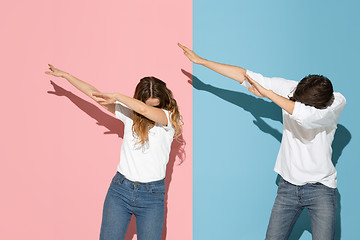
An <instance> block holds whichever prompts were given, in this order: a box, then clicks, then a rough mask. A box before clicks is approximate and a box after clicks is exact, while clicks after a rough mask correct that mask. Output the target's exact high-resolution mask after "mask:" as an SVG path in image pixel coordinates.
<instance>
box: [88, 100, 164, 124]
mask: <svg viewBox="0 0 360 240" xmlns="http://www.w3.org/2000/svg"><path fill="white" fill-rule="evenodd" d="M93 95H94V96H95V97H97V98H100V99H102V101H99V103H100V104H111V103H115V102H116V101H119V102H121V103H123V104H125V105H126V106H127V107H128V108H130V109H131V110H133V111H135V112H137V113H139V114H141V115H143V116H145V117H147V118H148V119H150V120H152V121H154V122H156V123H161V124H162V125H165V126H166V125H168V120H167V117H166V114H165V112H164V111H163V110H162V109H160V108H157V107H153V106H150V105H147V104H146V103H144V102H142V101H140V100H137V99H135V98H132V97H128V96H125V95H123V94H121V93H94V94H93Z"/></svg>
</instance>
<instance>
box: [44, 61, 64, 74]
mask: <svg viewBox="0 0 360 240" xmlns="http://www.w3.org/2000/svg"><path fill="white" fill-rule="evenodd" d="M48 65H49V69H50V70H51V71H47V72H45V73H46V74H49V75H53V76H55V77H64V76H65V75H66V74H67V73H66V72H64V71H61V70H60V69H58V68H55V67H54V66H53V65H51V64H48Z"/></svg>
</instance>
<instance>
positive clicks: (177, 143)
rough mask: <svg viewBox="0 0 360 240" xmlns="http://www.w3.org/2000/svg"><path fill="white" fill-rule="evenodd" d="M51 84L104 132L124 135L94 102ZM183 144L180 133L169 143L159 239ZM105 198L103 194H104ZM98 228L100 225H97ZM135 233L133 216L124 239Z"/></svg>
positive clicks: (121, 127)
mask: <svg viewBox="0 0 360 240" xmlns="http://www.w3.org/2000/svg"><path fill="white" fill-rule="evenodd" d="M50 83H51V84H52V86H53V88H54V91H48V93H49V94H53V95H55V96H60V97H61V96H64V97H67V98H68V99H69V100H70V101H71V102H72V103H73V104H75V105H76V106H77V107H78V108H79V109H80V110H82V111H83V112H85V113H86V114H87V115H89V116H90V117H91V118H93V119H95V120H96V121H97V123H96V124H97V125H99V126H104V127H105V128H106V129H108V131H106V132H104V134H116V135H117V136H118V137H119V138H123V135H124V124H123V122H121V121H120V120H119V119H117V118H115V117H113V116H110V115H108V114H106V113H104V112H103V111H102V110H100V109H99V108H98V107H97V106H95V105H94V104H92V103H90V102H88V101H85V100H84V99H82V98H80V97H78V96H77V95H75V94H73V93H72V92H70V91H67V90H65V89H64V88H62V87H60V86H59V85H57V84H56V83H55V82H53V81H50ZM185 145H186V142H185V140H184V138H183V135H180V137H179V138H178V139H177V140H176V139H175V140H174V141H173V143H172V145H171V152H170V156H169V162H168V164H167V168H166V179H165V183H166V193H165V216H164V227H163V233H162V237H161V239H162V240H164V239H166V233H167V213H168V207H167V205H168V204H167V202H168V190H169V187H170V183H171V179H172V173H173V169H174V165H175V163H176V162H178V163H177V164H178V165H181V164H182V163H183V162H184V160H185V158H186V153H185ZM177 159H178V160H177ZM104 199H105V196H104ZM99 229H100V226H99ZM135 234H136V223H135V219H134V216H133V217H132V218H131V221H130V223H129V227H128V231H127V234H126V237H125V240H132V239H133V238H134V236H135Z"/></svg>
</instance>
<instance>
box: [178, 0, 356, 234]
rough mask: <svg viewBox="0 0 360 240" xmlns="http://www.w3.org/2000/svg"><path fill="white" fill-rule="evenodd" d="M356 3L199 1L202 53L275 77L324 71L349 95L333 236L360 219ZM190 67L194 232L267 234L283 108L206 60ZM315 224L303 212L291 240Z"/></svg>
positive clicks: (340, 133)
mask: <svg viewBox="0 0 360 240" xmlns="http://www.w3.org/2000/svg"><path fill="white" fill-rule="evenodd" d="M359 9H360V4H359V3H358V2H357V1H310V0H307V1H289V0H287V1H285V0H283V1H278V0H275V1H256V0H252V1H250V0H249V1H241V0H231V1H230V0H223V1H212V0H206V1H205V0H194V3H193V11H194V12H193V17H194V19H193V22H194V25H193V31H194V35H193V36H194V40H193V48H194V50H195V52H197V53H198V54H199V55H200V56H202V57H204V58H207V59H210V60H213V61H217V62H222V63H227V64H233V65H237V66H242V67H244V68H246V69H250V70H253V71H255V72H259V73H262V74H263V75H264V76H269V77H275V76H278V77H284V78H287V79H292V80H298V81H299V80H301V79H302V78H303V77H304V76H305V75H308V74H310V73H313V74H323V75H325V76H327V77H328V78H329V79H330V80H331V81H332V83H333V85H334V89H335V91H338V92H341V93H342V94H343V95H344V96H345V97H346V98H347V105H346V107H345V110H344V111H343V113H342V116H341V117H340V122H339V126H338V130H337V133H336V135H335V140H334V144H333V149H334V153H333V162H334V164H335V165H336V168H337V170H338V201H339V204H338V214H337V223H336V239H340V238H341V239H354V238H356V237H357V236H358V227H359V220H358V219H359V218H358V216H359V215H360V207H359V197H360V187H359V183H360V181H359V169H360V161H359V160H360V158H359V149H360V143H359V123H358V121H359V120H358V116H359V94H357V93H358V89H359V79H358V70H359V68H360V67H359V64H360V61H359V53H360V52H359V43H360V31H359V30H360V15H359ZM184 74H185V75H188V74H187V73H186V72H184ZM193 75H194V76H193V86H194V90H193V93H194V95H193V99H194V107H193V111H194V113H193V114H194V115H193V116H194V123H193V124H194V125H193V127H194V129H193V140H194V145H193V151H194V169H193V171H194V188H193V191H194V193H193V194H194V195H193V196H194V205H193V209H194V239H197V240H200V239H206V240H209V239H264V238H265V232H266V228H267V224H268V221H269V217H270V212H271V208H272V205H273V202H274V199H275V196H276V190H277V185H276V179H277V174H276V173H275V172H274V171H273V168H274V165H275V160H276V156H277V153H278V150H279V146H280V140H281V133H282V123H281V111H280V109H279V108H278V107H277V106H275V105H274V104H272V103H270V102H269V101H266V100H264V99H259V98H255V97H253V96H251V95H250V94H249V92H248V91H247V89H246V88H244V87H242V86H240V85H239V84H238V83H237V82H235V81H232V80H230V79H228V78H225V77H222V76H221V75H219V74H216V73H214V72H212V71H211V70H208V69H206V68H204V67H202V66H198V65H194V69H193ZM310 232H311V229H310V221H309V218H308V216H307V212H306V211H304V212H303V214H302V215H301V216H300V218H299V220H298V222H297V224H296V225H295V228H294V230H293V233H292V235H291V239H311V233H310Z"/></svg>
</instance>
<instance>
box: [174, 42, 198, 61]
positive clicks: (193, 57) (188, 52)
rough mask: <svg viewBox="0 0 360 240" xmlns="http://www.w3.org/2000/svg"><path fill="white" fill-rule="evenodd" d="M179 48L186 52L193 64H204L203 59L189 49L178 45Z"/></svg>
mask: <svg viewBox="0 0 360 240" xmlns="http://www.w3.org/2000/svg"><path fill="white" fill-rule="evenodd" d="M178 46H179V47H180V48H181V49H182V50H183V51H184V54H185V56H186V57H187V58H188V59H189V60H190V61H191V62H193V63H196V64H200V63H201V62H202V60H203V59H202V58H201V57H199V55H197V54H196V53H194V51H192V50H190V49H188V48H187V47H185V46H183V45H181V44H180V43H178Z"/></svg>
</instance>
